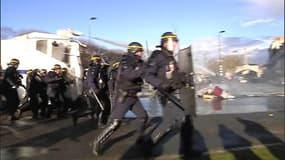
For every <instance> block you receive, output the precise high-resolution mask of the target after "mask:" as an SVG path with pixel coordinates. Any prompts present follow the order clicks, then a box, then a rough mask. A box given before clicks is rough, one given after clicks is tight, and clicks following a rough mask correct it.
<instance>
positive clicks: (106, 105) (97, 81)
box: [87, 55, 111, 126]
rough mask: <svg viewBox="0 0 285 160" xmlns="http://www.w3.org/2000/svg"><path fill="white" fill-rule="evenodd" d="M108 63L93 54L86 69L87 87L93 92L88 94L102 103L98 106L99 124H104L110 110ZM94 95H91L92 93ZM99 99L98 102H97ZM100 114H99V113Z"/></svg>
mask: <svg viewBox="0 0 285 160" xmlns="http://www.w3.org/2000/svg"><path fill="white" fill-rule="evenodd" d="M107 69H108V65H107V64H105V63H103V62H102V61H101V57H100V56H98V55H94V56H92V57H91V63H90V65H89V68H88V71H87V84H88V87H89V89H92V90H93V91H94V92H93V93H90V90H89V94H90V95H91V96H92V97H94V98H95V99H96V97H95V96H97V98H98V99H96V100H97V103H98V105H100V104H99V103H101V104H102V106H101V107H103V108H101V107H100V109H101V110H100V112H101V113H98V118H100V120H99V123H100V125H101V126H103V125H106V124H107V122H108V118H109V116H110V112H111V102H110V98H109V92H108V91H109V90H108V84H107V83H108V73H107ZM94 93H95V94H96V95H93V94H94ZM98 101H99V102H98ZM100 114H101V115H100Z"/></svg>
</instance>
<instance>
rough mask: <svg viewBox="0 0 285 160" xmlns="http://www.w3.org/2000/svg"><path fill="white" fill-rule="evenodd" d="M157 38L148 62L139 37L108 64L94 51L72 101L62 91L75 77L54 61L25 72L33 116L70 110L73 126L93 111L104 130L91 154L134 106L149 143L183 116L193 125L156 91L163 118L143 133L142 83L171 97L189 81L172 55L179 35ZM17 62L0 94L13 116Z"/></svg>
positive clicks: (139, 128)
mask: <svg viewBox="0 0 285 160" xmlns="http://www.w3.org/2000/svg"><path fill="white" fill-rule="evenodd" d="M160 40H161V43H160V45H159V46H157V47H158V49H157V50H155V51H153V52H152V54H151V56H150V57H149V58H148V60H147V61H146V62H144V60H143V59H142V57H143V55H144V48H143V46H142V45H141V44H140V43H139V42H131V43H129V45H128V48H127V53H126V54H124V55H122V57H121V58H120V59H119V60H118V61H116V62H114V63H106V62H105V61H104V60H103V59H102V58H101V57H100V56H99V55H93V56H92V57H91V59H90V64H89V68H88V69H86V70H84V75H83V78H82V79H83V91H82V94H81V95H80V96H79V97H78V98H77V99H76V100H75V101H71V99H70V98H69V97H68V96H66V91H67V88H68V86H69V85H71V84H72V83H74V79H72V78H70V76H68V74H67V73H68V71H67V70H66V69H64V68H61V66H60V65H58V64H55V65H54V67H53V69H52V70H51V71H49V72H47V71H46V70H39V69H34V70H31V71H29V73H28V76H27V84H26V90H27V93H28V94H27V95H28V97H29V102H30V103H29V104H30V109H31V111H32V113H33V119H38V118H39V117H44V118H50V116H51V114H52V111H53V110H56V116H57V117H58V118H61V117H64V116H66V114H67V112H68V111H70V110H72V111H73V112H72V119H73V123H74V125H76V123H77V119H78V118H79V117H82V116H85V115H92V116H96V117H97V119H98V126H100V127H102V128H103V130H102V132H101V133H100V134H99V135H98V136H97V137H96V138H95V140H94V142H93V153H94V154H95V155H100V154H101V151H102V147H103V145H104V144H105V143H106V141H108V140H109V139H110V137H111V136H112V134H113V133H114V132H115V131H117V130H118V129H119V127H120V125H121V123H122V119H123V118H124V116H125V114H126V113H127V112H128V111H132V112H133V113H134V114H135V115H136V118H137V120H138V125H136V126H137V132H136V133H137V134H136V139H137V140H136V143H142V142H145V141H146V140H147V141H150V142H151V144H152V145H156V144H158V143H159V142H160V140H161V139H162V138H163V137H164V136H165V135H166V134H167V133H169V132H170V131H171V130H173V129H174V128H175V127H177V126H178V127H181V125H182V124H183V122H185V117H188V119H187V121H188V122H190V128H189V129H190V132H191V131H192V130H193V128H191V127H192V125H191V124H192V120H191V116H190V113H189V112H187V110H181V109H180V108H178V107H176V106H175V104H174V103H172V102H171V101H170V100H169V99H168V98H167V97H165V95H163V94H159V93H160V92H158V97H159V101H160V103H161V105H162V108H163V117H162V119H163V121H162V124H161V125H160V126H159V127H157V128H156V129H154V131H153V132H152V134H151V135H149V136H146V135H145V130H146V128H147V127H149V119H148V114H147V112H146V110H145V109H144V107H143V105H142V103H141V101H140V99H139V97H138V96H137V93H139V92H141V90H142V86H143V84H144V82H147V83H149V84H150V85H152V86H153V88H154V90H158V91H163V92H166V93H167V94H169V95H171V96H175V91H176V90H177V89H180V88H182V87H184V86H185V85H186V84H189V83H191V84H190V85H193V81H191V77H190V78H189V77H187V76H186V74H185V73H183V72H181V71H180V70H179V67H178V64H177V61H176V59H175V58H174V53H175V52H176V51H178V49H179V48H178V37H177V35H176V34H174V33H172V32H165V33H163V34H162V36H161V37H160ZM19 64H20V63H19V60H17V59H12V60H11V62H10V63H9V64H8V68H7V69H6V71H5V74H4V79H3V82H2V84H1V94H3V95H4V96H5V98H6V101H7V111H8V113H9V114H10V116H11V120H12V121H14V120H16V119H17V118H18V117H16V116H15V112H16V110H17V107H18V106H19V99H18V98H17V97H18V95H17V90H16V88H17V87H18V86H20V85H21V83H20V82H21V80H20V79H21V75H20V74H19V73H18V72H17V67H18V65H19ZM2 88H3V89H2ZM74 108H76V109H74ZM189 117H190V118H189ZM188 136H191V134H190V135H188ZM146 137H148V138H146Z"/></svg>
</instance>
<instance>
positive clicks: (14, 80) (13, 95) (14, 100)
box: [2, 58, 22, 121]
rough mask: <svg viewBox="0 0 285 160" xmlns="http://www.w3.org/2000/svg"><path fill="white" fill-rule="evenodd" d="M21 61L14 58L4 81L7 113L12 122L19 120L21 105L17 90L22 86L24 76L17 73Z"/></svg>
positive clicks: (9, 64) (7, 69)
mask: <svg viewBox="0 0 285 160" xmlns="http://www.w3.org/2000/svg"><path fill="white" fill-rule="evenodd" d="M19 64H20V61H19V60H18V59H16V58H13V59H11V60H10V62H9V63H8V67H7V68H6V71H5V73H4V79H3V82H2V87H3V91H2V92H3V94H4V96H5V98H6V100H7V111H8V113H9V115H10V116H11V119H10V120H11V121H14V120H17V119H18V118H17V117H16V115H15V113H16V111H17V108H18V105H19V103H20V100H19V96H18V92H17V88H18V87H19V86H20V85H22V83H21V78H22V75H20V73H19V72H18V71H17V68H18V66H19Z"/></svg>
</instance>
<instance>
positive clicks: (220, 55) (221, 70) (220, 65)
mask: <svg viewBox="0 0 285 160" xmlns="http://www.w3.org/2000/svg"><path fill="white" fill-rule="evenodd" d="M224 32H226V31H224V30H222V31H219V33H218V43H219V76H220V77H223V76H224V68H223V64H222V42H221V34H222V33H224Z"/></svg>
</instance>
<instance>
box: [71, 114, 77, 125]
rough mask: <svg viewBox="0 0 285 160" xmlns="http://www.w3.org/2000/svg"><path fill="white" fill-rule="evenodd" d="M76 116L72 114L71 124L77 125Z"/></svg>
mask: <svg viewBox="0 0 285 160" xmlns="http://www.w3.org/2000/svg"><path fill="white" fill-rule="evenodd" d="M77 120H78V119H77V116H76V115H72V122H73V126H76V125H77Z"/></svg>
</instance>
